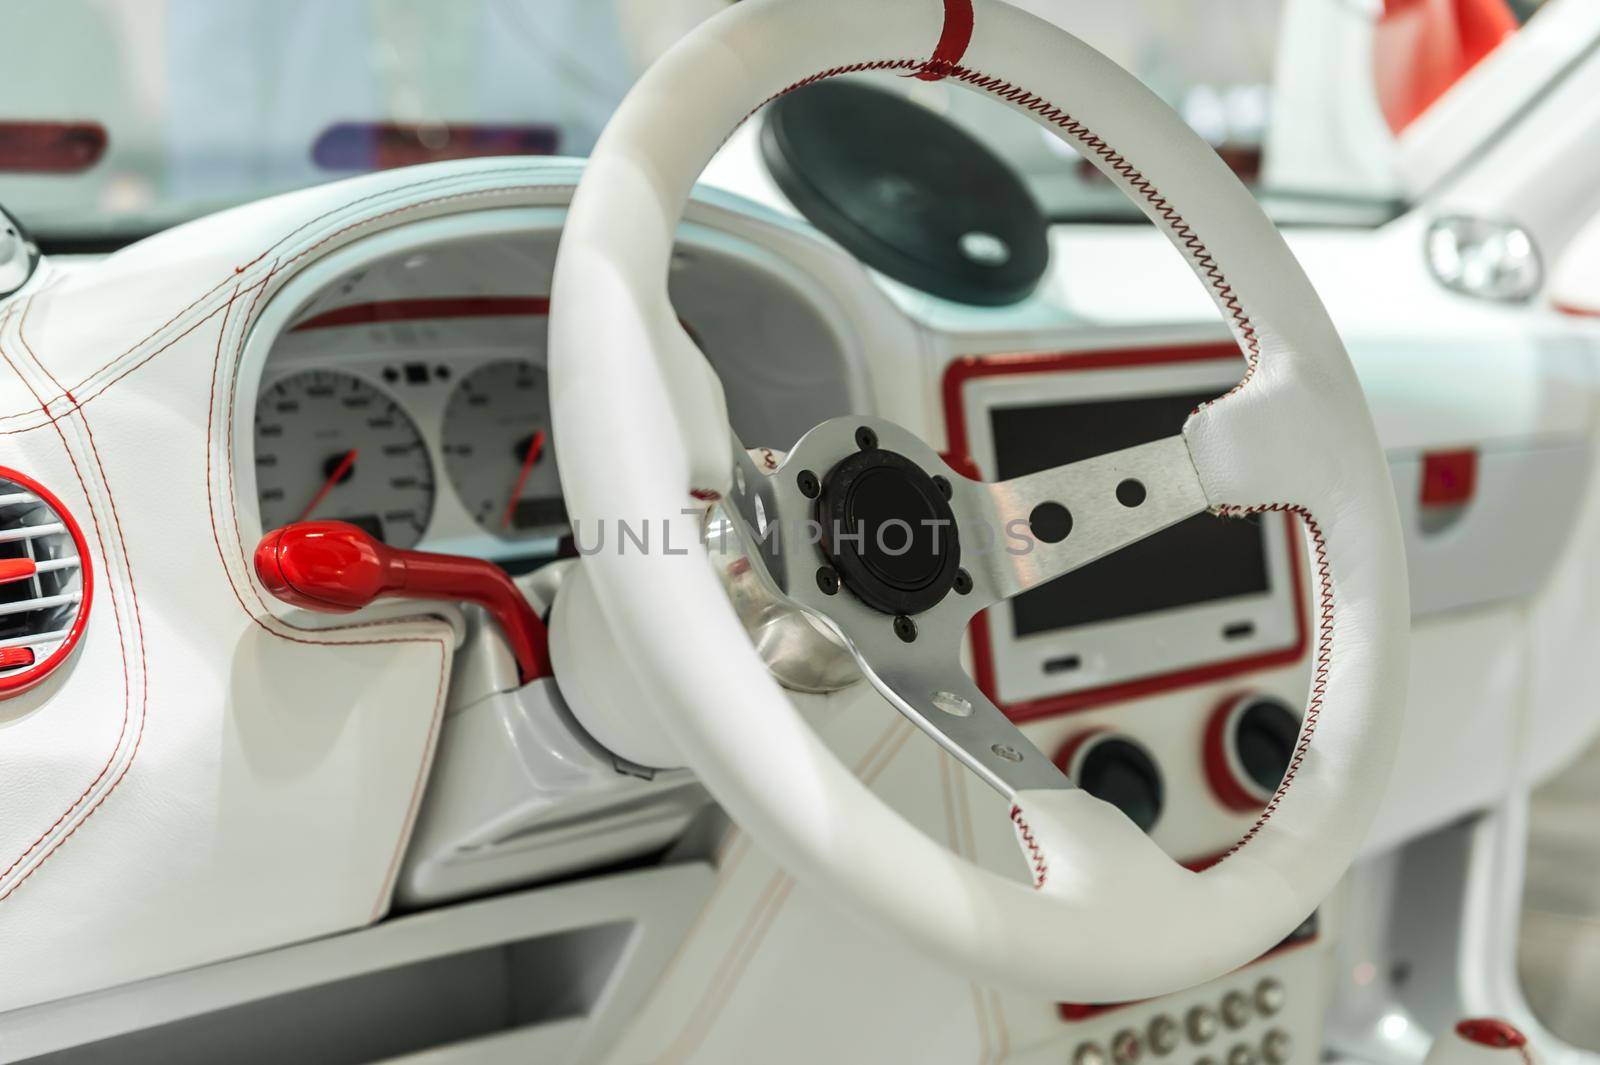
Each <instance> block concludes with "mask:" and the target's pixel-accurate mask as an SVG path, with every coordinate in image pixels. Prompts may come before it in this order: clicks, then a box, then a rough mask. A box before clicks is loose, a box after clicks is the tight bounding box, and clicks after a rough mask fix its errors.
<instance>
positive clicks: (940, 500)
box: [817, 448, 961, 614]
mask: <svg viewBox="0 0 1600 1065" xmlns="http://www.w3.org/2000/svg"><path fill="white" fill-rule="evenodd" d="M817 521H818V522H819V523H821V525H822V550H823V552H824V553H825V554H826V555H827V556H828V560H829V562H831V563H832V564H833V568H834V569H836V570H837V571H838V572H839V577H840V579H841V580H842V581H843V583H844V586H845V587H846V588H847V589H849V590H850V591H851V592H853V593H855V595H856V597H857V598H859V599H860V600H861V601H862V602H864V603H866V604H867V605H868V606H870V607H872V608H873V609H874V610H881V611H882V612H883V613H885V614H917V613H920V612H922V611H924V610H927V609H929V608H930V607H932V606H935V605H937V604H938V602H939V601H940V600H941V599H943V598H944V597H945V595H946V594H947V593H949V591H950V589H951V587H953V586H954V584H955V580H956V573H957V571H958V570H959V569H960V566H961V544H960V540H959V538H958V536H957V534H956V522H955V515H954V513H952V512H951V510H950V504H949V503H947V502H946V501H945V496H944V493H943V492H941V491H940V490H939V485H938V484H937V483H936V482H935V481H934V479H933V478H932V477H930V476H928V474H927V473H925V472H924V471H923V470H922V468H921V467H920V466H918V465H917V464H916V463H914V462H912V461H911V460H910V459H908V458H906V457H905V456H904V455H900V454H897V453H895V452H893V451H885V450H883V449H881V448H869V449H867V450H864V451H858V452H856V453H855V454H854V455H851V456H850V457H849V458H847V459H845V460H843V461H842V462H840V463H839V464H838V465H837V466H835V467H834V468H833V469H831V470H829V471H828V475H827V477H826V478H824V480H823V483H822V494H821V496H820V497H819V498H818V499H817Z"/></svg>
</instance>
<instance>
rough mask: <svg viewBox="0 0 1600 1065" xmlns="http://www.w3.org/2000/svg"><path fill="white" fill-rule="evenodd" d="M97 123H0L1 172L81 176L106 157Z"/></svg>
mask: <svg viewBox="0 0 1600 1065" xmlns="http://www.w3.org/2000/svg"><path fill="white" fill-rule="evenodd" d="M107 140H108V138H107V137H106V128H105V127H104V126H102V125H101V124H100V123H98V122H16V121H10V120H6V121H0V172H5V173H11V174H81V173H83V172H84V171H85V170H88V169H89V168H90V167H92V166H94V165H95V164H96V163H98V162H99V161H100V159H101V158H102V157H103V156H104V155H105V154H106V143H107Z"/></svg>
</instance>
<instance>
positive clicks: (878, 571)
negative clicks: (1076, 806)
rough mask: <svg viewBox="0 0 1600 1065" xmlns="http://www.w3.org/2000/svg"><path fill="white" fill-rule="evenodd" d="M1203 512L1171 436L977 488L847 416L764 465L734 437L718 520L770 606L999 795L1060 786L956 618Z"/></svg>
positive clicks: (891, 427)
mask: <svg viewBox="0 0 1600 1065" xmlns="http://www.w3.org/2000/svg"><path fill="white" fill-rule="evenodd" d="M1206 506H1207V504H1206V500H1205V494H1204V492H1203V491H1202V490H1201V487H1200V483H1199V478H1198V476H1197V474H1196V473H1195V470H1194V464H1193V463H1192V462H1191V461H1190V458H1189V451H1188V446H1187V445H1186V444H1185V443H1184V441H1183V439H1182V438H1181V437H1171V438H1168V439H1166V440H1158V441H1156V442H1154V443H1150V444H1144V445H1140V446H1138V447H1133V448H1128V449H1126V450H1123V451H1118V452H1113V453H1111V454H1108V455H1101V456H1097V457H1095V458H1091V459H1086V460H1084V461H1082V462H1075V463H1071V464H1070V465H1066V466H1060V467H1057V468H1055V469H1052V470H1046V471H1043V472H1041V473H1036V474H1031V475H1029V476H1026V477H1019V478H1015V479H1013V480H1010V481H1005V482H1001V483H997V484H986V483H983V482H980V481H973V480H969V479H968V478H965V477H962V476H960V475H959V474H957V473H956V472H955V471H954V470H952V469H950V468H949V466H947V465H946V464H945V463H944V461H943V460H942V459H941V458H940V457H939V455H938V454H937V453H935V452H934V451H933V449H932V448H930V447H928V446H927V445H926V444H924V443H923V442H922V441H921V440H919V439H918V438H917V437H915V436H914V435H912V434H911V433H909V432H907V431H906V430H904V429H902V428H900V427H899V426H897V425H895V424H893V423H891V422H886V421H883V420H881V419H877V418H864V417H863V418H856V417H851V418H836V419H833V420H831V421H827V422H824V423H822V424H821V425H819V426H817V427H816V428H814V429H812V430H811V431H810V432H808V433H807V434H806V435H805V436H803V437H801V439H800V440H799V441H798V442H796V444H795V445H794V447H793V448H792V449H791V450H790V451H789V453H788V455H787V456H786V457H785V459H784V460H783V462H782V463H781V464H779V465H778V466H777V468H776V469H770V468H763V466H762V465H761V464H758V462H757V461H756V460H755V459H754V458H752V457H751V455H750V453H749V452H747V451H746V450H745V448H744V447H743V445H742V444H740V443H739V442H738V441H737V440H735V441H734V455H733V478H732V491H731V492H730V494H729V497H728V498H727V499H726V500H725V501H724V512H725V513H726V515H727V517H728V519H729V521H728V524H729V525H730V526H731V527H732V529H733V530H734V532H735V534H736V535H737V536H738V538H739V540H740V542H741V545H740V546H741V547H742V549H743V553H744V555H745V557H747V558H748V559H749V561H750V572H751V574H752V575H754V576H755V577H756V579H757V580H759V581H760V582H761V583H762V585H763V586H764V587H765V588H766V590H767V592H768V593H770V595H771V596H773V597H774V599H775V600H781V601H782V602H784V603H787V604H790V605H792V606H794V607H796V608H798V609H799V610H801V611H804V612H805V613H806V614H807V615H809V616H810V617H811V618H813V619H814V620H816V621H817V622H818V624H820V625H821V626H823V627H824V628H826V629H827V630H828V631H829V632H831V633H832V634H833V635H834V636H836V637H837V638H838V641H839V643H840V644H842V645H843V646H844V647H845V648H847V649H848V651H849V652H850V654H851V655H852V656H854V658H855V660H856V664H857V666H859V668H860V669H861V672H862V673H863V674H864V675H865V676H866V677H867V678H868V680H869V681H870V683H872V685H873V686H874V687H875V688H877V689H878V691H879V692H881V693H882V694H883V695H884V697H885V698H887V699H888V700H889V701H890V702H891V703H893V704H894V706H895V707H896V708H897V709H898V710H899V711H900V712H901V713H902V714H904V715H905V716H906V717H908V718H909V719H910V720H911V721H912V722H913V723H914V724H916V725H917V727H918V728H920V729H922V730H923V731H924V732H926V733H927V734H928V735H929V736H931V737H932V738H933V739H934V741H935V742H937V743H938V744H939V745H940V746H941V747H943V748H944V749H945V750H947V751H949V752H950V753H951V754H952V755H953V756H955V757H956V758H957V759H958V760H960V762H961V763H962V764H963V765H965V766H966V767H967V768H968V769H970V770H972V771H973V772H974V773H976V774H977V775H978V776H979V777H980V778H981V779H982V780H983V781H984V782H985V783H986V784H988V785H989V786H990V787H993V788H994V789H995V790H996V791H998V792H1000V793H1001V794H1002V795H1005V796H1006V797H1008V798H1015V797H1016V795H1017V794H1018V793H1019V792H1023V791H1028V790H1036V789H1042V788H1053V789H1059V788H1070V787H1072V786H1073V785H1072V782H1071V781H1069V780H1068V779H1067V778H1066V776H1065V775H1064V774H1062V773H1061V771H1060V770H1059V769H1057V768H1056V766H1055V765H1054V763H1053V762H1051V760H1050V759H1049V758H1048V757H1046V756H1045V755H1044V754H1042V753H1041V752H1040V751H1039V750H1038V748H1036V747H1035V746H1034V745H1033V744H1032V742H1030V741H1029V740H1028V739H1027V738H1026V737H1025V736H1024V735H1023V734H1022V733H1021V731H1020V730H1018V729H1017V727H1016V725H1014V724H1013V723H1012V722H1011V721H1010V719H1008V718H1007V717H1006V716H1005V714H1004V713H1003V712H1002V711H1001V710H1000V709H999V708H998V707H996V706H995V705H994V703H993V702H991V701H990V700H989V698H988V697H987V696H986V695H984V693H983V692H982V691H980V690H979V689H978V687H977V685H976V684H974V683H973V682H972V680H971V678H969V677H968V676H967V674H966V673H965V672H964V671H963V670H962V669H961V667H960V664H959V661H960V650H961V646H962V641H963V639H964V638H965V634H966V629H967V624H968V623H969V622H970V621H971V619H972V617H973V615H975V614H977V613H978V612H979V611H980V610H982V609H983V608H985V607H987V606H991V605H993V604H994V603H996V602H999V601H1001V600H1004V599H1008V598H1010V597H1011V596H1013V595H1016V594H1017V593H1019V592H1022V591H1025V590H1027V589H1029V588H1033V587H1037V586H1038V585H1040V584H1043V583H1045V582H1047V581H1050V580H1053V579H1054V578H1056V577H1059V576H1061V575H1062V574H1065V573H1068V572H1070V571H1072V570H1074V569H1076V568H1078V567H1080V566H1083V565H1086V564H1087V563H1089V562H1093V561H1094V560H1095V559H1098V558H1102V557H1104V556H1106V555H1108V554H1111V553H1112V552H1114V551H1116V550H1118V549H1120V548H1123V547H1126V546H1127V545H1129V544H1132V543H1136V542H1137V541H1139V540H1142V539H1144V538H1146V537H1148V536H1150V535H1152V534H1154V533H1157V532H1160V531H1161V530H1162V529H1165V528H1167V527H1169V526H1171V525H1174V524H1176V523H1177V522H1179V521H1182V520H1184V519H1185V518H1187V517H1190V516H1191V515H1194V514H1198V513H1201V512H1202V511H1204V510H1205V509H1206ZM891 530H892V534H893V535H892V536H891V535H888V534H889V533H890V531H891Z"/></svg>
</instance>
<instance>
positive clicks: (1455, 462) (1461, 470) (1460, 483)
mask: <svg viewBox="0 0 1600 1065" xmlns="http://www.w3.org/2000/svg"><path fill="white" fill-rule="evenodd" d="M1477 487H1478V453H1477V452H1476V451H1475V450H1473V449H1472V448H1464V449H1462V450H1460V451H1429V452H1425V453H1424V454H1423V456H1422V495H1421V499H1420V502H1421V504H1422V505H1423V506H1425V507H1459V506H1464V505H1465V504H1467V503H1470V502H1472V495H1473V493H1474V492H1475V491H1477Z"/></svg>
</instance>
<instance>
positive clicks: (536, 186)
mask: <svg viewBox="0 0 1600 1065" xmlns="http://www.w3.org/2000/svg"><path fill="white" fill-rule="evenodd" d="M539 173H541V168H537V167H504V168H501V169H497V170H484V171H475V172H472V173H468V174H450V175H446V176H442V177H437V178H429V179H427V180H425V181H418V182H414V183H412V184H410V185H401V186H397V187H395V188H392V189H384V190H382V191H379V192H375V193H372V194H370V195H367V196H362V197H359V198H357V199H354V200H350V201H348V202H346V203H343V204H341V205H340V206H338V207H335V208H332V209H330V210H327V211H324V212H323V213H322V214H320V215H317V216H316V217H315V218H312V219H309V220H307V221H305V222H302V223H301V224H300V225H298V226H296V227H295V228H294V229H292V230H290V231H289V232H288V233H286V234H284V235H283V236H281V237H279V238H278V239H277V240H276V241H274V242H273V243H272V244H270V245H268V246H267V247H266V248H265V249H264V250H262V251H261V253H260V254H258V255H256V256H255V257H254V258H252V259H250V260H249V261H247V262H245V263H244V264H243V265H241V266H236V267H234V268H233V272H232V273H231V274H229V275H228V276H227V277H225V278H223V279H222V280H221V281H218V282H217V283H216V284H215V285H213V286H212V287H211V288H210V289H207V290H206V291H205V292H203V293H201V294H200V295H199V296H197V297H196V298H195V299H194V300H193V301H192V302H190V303H189V304H187V305H186V306H184V307H183V308H182V309H180V310H179V311H178V312H177V313H176V314H174V315H173V316H172V317H171V318H168V319H167V320H166V321H165V322H162V323H161V324H160V325H158V326H156V327H155V328H154V329H152V330H151V331H150V332H149V333H147V334H146V335H145V336H144V337H143V338H142V339H141V340H139V341H138V342H137V343H135V344H133V345H132V346H131V347H129V348H127V349H126V350H124V351H123V352H121V353H120V354H118V355H116V356H114V357H112V358H111V359H109V360H108V361H106V362H104V363H102V364H101V365H100V366H98V367H96V368H95V369H93V370H91V371H89V373H88V374H86V375H85V376H84V377H83V378H82V380H80V381H79V382H78V383H77V384H76V385H74V386H73V388H74V389H79V390H81V389H83V388H84V387H85V386H86V385H89V384H90V383H92V382H93V381H94V379H95V378H96V377H98V376H99V375H100V374H102V373H104V372H106V371H107V370H109V369H111V368H112V367H114V366H116V365H117V363H119V362H121V361H122V360H123V359H125V358H127V357H128V356H129V355H132V354H133V353H134V352H136V351H138V350H139V349H140V348H141V347H143V346H144V345H145V344H148V343H150V342H151V341H152V340H154V339H155V338H156V337H158V336H159V335H160V334H161V333H162V332H163V331H164V330H166V329H168V328H170V327H171V326H172V325H174V324H175V323H177V322H178V321H180V320H182V319H183V317H184V315H186V314H188V313H189V312H190V311H192V310H194V309H195V308H196V307H199V306H200V305H201V304H203V303H205V301H206V300H208V299H210V298H211V297H212V296H215V295H217V293H219V292H221V291H222V290H223V288H225V287H226V286H227V284H228V282H229V281H230V280H233V279H235V278H237V277H238V276H239V275H241V274H243V273H245V272H247V271H248V270H249V269H250V268H251V267H254V266H255V265H257V264H258V263H260V262H261V261H262V260H264V259H265V258H266V257H267V256H268V255H270V254H271V253H272V252H273V251H274V250H275V249H277V248H279V247H282V246H283V245H284V244H287V243H288V242H289V241H290V240H292V239H293V238H294V237H295V236H297V235H299V234H300V233H302V232H304V231H305V230H307V229H309V228H311V227H312V226H314V225H316V224H317V223H318V222H321V221H323V220H325V219H327V218H331V217H333V216H335V215H337V214H340V213H341V212H344V211H347V210H350V209H351V208H353V207H357V206H359V205H361V204H364V203H368V202H371V201H372V200H377V199H382V198H383V197H386V196H399V195H402V194H404V193H407V192H412V191H415V190H417V189H420V188H425V187H427V186H429V185H437V184H443V183H445V182H449V181H463V180H469V179H473V178H480V177H487V176H491V175H499V174H528V175H530V176H533V175H538V174H539ZM570 187H572V185H571V183H570V182H567V183H528V184H518V185H502V186H496V187H494V188H491V189H481V190H475V191H474V190H467V191H464V192H460V193H455V194H453V195H452V196H446V197H442V198H436V199H431V200H424V201H421V202H419V203H416V204H408V205H403V206H402V207H399V208H396V209H395V211H403V210H408V209H410V208H412V207H418V206H422V205H423V204H429V203H437V202H440V199H452V198H455V197H459V196H471V195H478V194H480V193H499V192H506V191H535V190H542V189H551V190H554V189H565V188H570ZM391 213H395V212H394V211H391V212H385V213H384V214H379V215H373V216H369V217H368V218H367V219H366V221H376V220H377V219H380V218H383V217H386V215H388V214H391ZM357 224H360V223H357ZM347 228H348V227H347ZM341 232H342V230H341ZM326 239H331V237H330V238H326ZM320 243H322V242H319V244H320ZM313 247H315V246H313ZM310 250H311V249H310V248H308V249H306V251H303V252H301V253H299V254H298V255H296V256H295V258H299V257H300V256H301V255H304V254H306V252H309V251H310ZM289 261H291V262H292V261H293V260H292V259H291V260H289ZM42 294H43V293H39V294H38V295H42ZM215 313H216V311H215V310H212V311H209V312H207V314H206V315H205V317H206V318H209V317H211V315H213V314H215ZM186 332H187V331H186ZM177 339H179V338H178V337H174V338H173V341H176V340H177ZM171 343H172V341H169V342H168V343H167V344H165V345H163V346H162V348H161V349H159V351H164V350H166V348H167V347H170V346H171ZM159 351H158V352H155V353H152V354H158V353H159ZM146 361H147V360H146ZM142 364H143V363H142V362H141V365H142ZM119 379H120V378H119ZM52 380H54V378H52ZM112 383H114V382H112ZM56 386H57V387H58V388H61V390H62V394H61V395H59V396H55V397H52V398H51V399H50V400H48V401H46V400H44V399H43V398H42V397H41V396H39V395H38V394H37V393H35V395H34V399H35V400H36V401H38V402H39V406H38V407H36V408H34V409H32V410H25V411H17V412H16V413H13V414H6V415H0V422H8V421H14V420H16V419H19V418H25V417H28V416H29V415H33V414H39V413H44V412H47V409H48V407H49V404H50V403H54V402H55V401H56V400H59V399H68V400H70V399H71V398H72V393H71V390H69V389H66V388H64V387H62V386H61V384H60V382H59V381H57V382H56ZM106 387H109V384H108V385H107V386H106ZM99 391H104V388H101V389H100V390H99ZM96 394H99V393H98V392H97V393H96ZM31 428H42V426H33V427H31Z"/></svg>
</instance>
